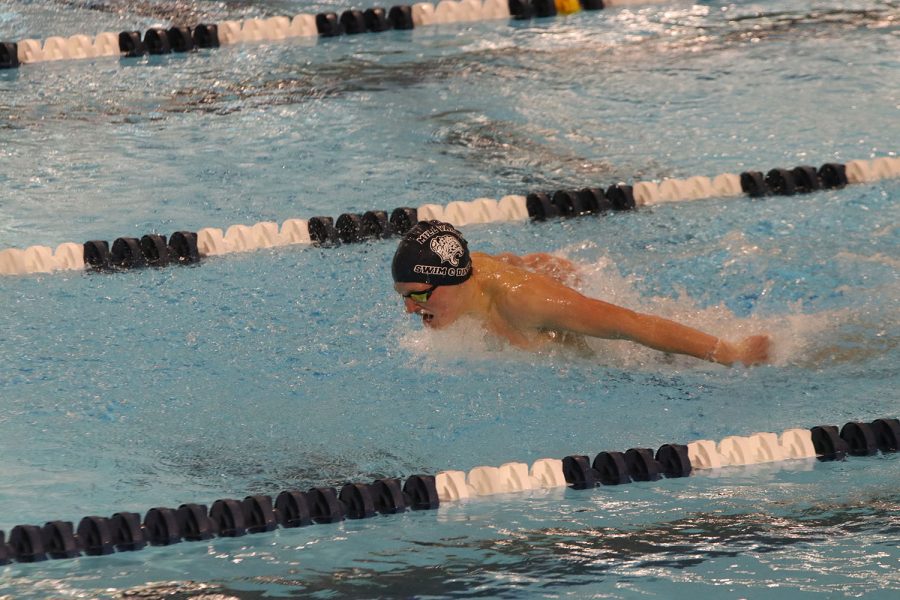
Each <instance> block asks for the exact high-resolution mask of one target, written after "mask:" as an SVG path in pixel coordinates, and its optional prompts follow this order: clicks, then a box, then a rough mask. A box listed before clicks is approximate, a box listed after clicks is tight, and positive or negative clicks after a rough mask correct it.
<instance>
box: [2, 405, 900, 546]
mask: <svg viewBox="0 0 900 600" xmlns="http://www.w3.org/2000/svg"><path fill="white" fill-rule="evenodd" d="M754 436H755V437H756V439H755V441H753V439H752V438H753V436H751V437H750V438H741V437H738V436H729V437H727V438H725V439H723V440H722V441H721V442H720V443H719V444H718V445H717V446H718V448H719V450H721V451H723V452H727V451H728V448H732V449H740V448H741V447H743V451H747V450H748V449H749V448H750V447H751V446H753V445H754V444H756V446H757V447H756V452H757V453H758V455H757V456H755V457H754V456H750V455H747V456H740V457H738V456H737V455H735V456H731V457H729V458H727V459H725V461H724V462H721V461H720V462H719V463H716V465H713V464H712V463H710V462H709V460H708V458H709V457H708V455H706V454H704V452H707V451H708V445H709V444H712V443H711V442H709V441H708V440H701V441H699V442H692V443H690V444H663V445H662V446H660V447H659V448H658V449H656V450H655V451H654V450H653V449H652V448H644V447H636V448H630V449H628V450H626V451H625V452H618V451H612V450H607V451H603V452H600V453H598V454H597V455H596V457H595V458H594V459H593V461H592V460H591V459H590V457H589V456H587V455H579V454H573V455H570V456H566V457H565V458H563V459H562V460H558V459H541V460H538V461H536V462H535V463H534V465H533V466H532V468H531V471H530V473H531V474H530V475H529V474H528V469H527V465H524V464H522V463H507V464H506V465H504V466H503V467H500V468H497V467H475V468H473V469H472V470H471V471H469V474H468V476H465V474H463V473H462V472H461V471H442V472H440V473H437V474H436V475H424V474H422V475H412V476H410V477H408V478H407V479H406V481H405V483H402V484H401V480H400V479H399V478H383V479H378V480H376V481H374V482H372V483H355V482H349V483H346V484H345V485H343V486H342V487H341V488H340V490H338V489H336V488H334V487H313V488H311V489H309V490H307V491H300V490H285V491H282V492H281V493H279V494H278V495H277V497H276V498H275V499H274V500H273V499H272V497H271V496H268V495H264V494H257V495H251V496H247V497H245V498H244V499H243V500H237V499H233V498H223V499H219V500H216V501H215V502H213V503H212V505H211V507H210V508H209V510H207V507H206V505H205V504H195V503H187V504H182V505H181V506H179V507H178V508H177V509H173V508H168V507H159V506H158V507H153V508H151V509H149V510H148V511H147V512H146V513H145V515H144V517H143V519H141V517H140V515H139V514H137V513H133V512H117V513H115V514H114V515H113V516H112V517H108V518H107V517H102V516H96V515H91V516H86V517H84V518H82V519H81V520H80V521H79V522H78V526H77V527H75V526H74V525H73V524H72V523H71V522H69V521H60V520H52V521H48V522H46V523H45V524H44V525H43V526H38V525H31V524H23V525H16V526H15V527H13V528H12V530H10V534H9V538H8V539H7V538H6V535H5V533H4V532H3V531H0V564H8V563H9V562H11V561H13V560H14V561H16V562H19V563H30V562H40V561H44V560H48V559H64V558H76V557H78V556H82V555H84V556H105V555H110V554H114V553H117V552H134V551H136V550H140V549H142V548H145V547H146V546H148V545H150V546H171V545H174V544H178V543H181V542H195V541H207V540H211V539H214V538H217V537H219V538H224V537H241V536H245V535H249V534H260V533H267V532H271V531H274V530H275V529H277V528H279V527H282V528H295V527H308V526H310V525H312V524H314V523H315V524H328V523H338V522H341V521H343V520H345V519H368V518H372V517H374V516H376V515H379V514H380V515H392V514H398V513H402V512H405V511H407V510H435V509H437V508H439V507H440V506H441V503H442V502H449V501H454V500H460V499H465V498H469V497H472V496H487V495H491V494H497V493H501V492H510V491H527V490H530V489H536V488H538V487H544V488H549V487H562V486H568V487H570V488H572V489H575V490H586V489H591V488H596V487H602V486H613V485H625V484H628V483H632V482H647V481H657V480H660V479H664V478H674V477H687V476H691V475H696V474H698V473H700V472H702V471H703V470H705V469H710V468H716V467H722V466H735V465H740V464H755V463H760V462H776V461H780V460H790V459H798V458H809V459H813V458H815V459H817V460H819V461H834V460H845V459H846V457H847V456H872V455H875V454H877V453H878V452H882V453H888V452H896V451H897V450H898V448H900V420H898V419H895V418H883V419H876V420H874V421H872V422H870V423H866V422H861V421H851V422H849V423H846V424H845V425H844V426H843V427H841V428H840V429H839V428H838V427H837V426H834V425H820V426H816V427H813V428H811V429H806V430H803V429H790V430H787V431H785V432H784V434H782V436H781V442H779V443H780V444H782V446H783V447H782V450H783V451H784V452H782V453H780V454H778V455H777V456H774V455H771V454H767V452H769V451H770V450H771V449H766V448H765V447H764V446H765V444H766V440H767V439H770V438H774V437H775V434H754ZM798 440H800V442H801V443H800V444H799V445H798V443H797V442H798ZM704 444H706V445H707V446H704ZM804 444H805V445H804ZM788 446H790V448H789V447H788ZM714 452H715V451H714ZM751 452H752V450H751ZM692 453H693V454H694V460H693V461H692V459H691V455H692ZM694 462H696V464H694ZM504 476H510V477H512V478H511V479H509V480H508V481H506V482H505V483H500V479H501V478H503V477H504ZM528 477H532V478H533V479H534V481H533V482H531V483H527V482H525V481H524V479H526V478H528ZM516 479H517V480H516ZM514 480H516V481H514Z"/></svg>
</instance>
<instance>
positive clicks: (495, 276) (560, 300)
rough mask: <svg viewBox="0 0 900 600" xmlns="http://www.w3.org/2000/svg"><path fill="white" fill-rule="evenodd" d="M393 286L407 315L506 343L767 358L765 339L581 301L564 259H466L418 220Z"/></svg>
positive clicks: (396, 263) (447, 228) (432, 224)
mask: <svg viewBox="0 0 900 600" xmlns="http://www.w3.org/2000/svg"><path fill="white" fill-rule="evenodd" d="M391 272H392V275H393V278H394V289H395V290H396V291H397V293H398V294H400V295H401V296H402V297H403V301H404V304H405V306H406V312H408V313H415V314H418V315H421V317H422V322H423V323H424V324H425V326H426V327H430V328H434V329H442V328H444V327H447V326H448V325H450V324H452V323H453V322H455V321H456V320H457V319H459V318H460V317H463V316H468V317H474V318H475V319H477V320H479V321H481V322H482V323H483V325H484V327H485V329H486V330H487V331H489V332H491V333H493V334H494V335H496V336H498V337H499V338H501V339H504V340H506V341H508V342H509V343H510V344H512V345H513V346H516V347H519V348H523V349H527V350H539V349H540V348H541V347H542V346H544V345H546V344H547V343H552V342H556V343H560V342H562V343H566V344H573V343H574V345H581V346H584V347H586V344H585V343H584V336H590V337H597V338H605V339H619V340H630V341H632V342H636V343H638V344H642V345H644V346H648V347H650V348H654V349H656V350H660V351H662V352H671V353H676V354H687V355H688V356H694V357H696V358H699V359H702V360H707V361H711V362H717V363H721V364H723V365H732V364H734V363H742V364H744V365H755V364H760V363H764V362H766V361H767V360H768V358H769V345H770V339H769V336H767V335H754V336H750V337H747V338H744V339H743V340H741V341H739V342H730V341H727V340H723V339H720V338H717V337H715V336H713V335H709V334H706V333H703V332H702V331H699V330H697V329H693V328H691V327H688V326H686V325H681V324H679V323H676V322H674V321H670V320H668V319H664V318H662V317H656V316H653V315H647V314H642V313H638V312H635V311H632V310H629V309H627V308H622V307H620V306H616V305H614V304H609V303H608V302H603V301H602V300H596V299H594V298H589V297H587V296H584V295H582V294H580V293H578V292H577V291H575V290H574V289H572V288H570V287H568V286H567V285H565V283H563V282H564V281H570V280H571V279H572V278H573V277H574V276H575V267H574V265H572V263H570V262H569V261H566V260H564V259H560V258H556V257H553V256H550V255H549V254H529V255H526V256H517V255H514V254H499V255H495V256H492V255H489V254H483V253H480V252H473V253H472V254H471V255H470V254H469V249H468V244H467V243H466V240H465V239H464V238H463V237H462V234H460V232H459V231H457V230H456V229H455V228H454V227H453V226H452V225H450V224H448V223H442V222H440V221H422V222H420V223H418V224H417V225H416V226H415V227H413V228H412V229H410V230H409V232H407V234H406V235H405V236H404V238H403V240H402V241H401V242H400V245H399V247H398V248H397V252H396V253H395V254H394V260H393V263H392V264H391Z"/></svg>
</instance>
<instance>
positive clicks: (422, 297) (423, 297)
mask: <svg viewBox="0 0 900 600" xmlns="http://www.w3.org/2000/svg"><path fill="white" fill-rule="evenodd" d="M437 288H438V286H436V285H433V286H431V287H430V288H428V289H427V290H422V291H420V292H409V293H408V294H402V296H403V297H404V298H409V299H410V300H412V301H413V302H428V299H429V298H430V297H431V295H432V294H433V293H434V290H436V289H437Z"/></svg>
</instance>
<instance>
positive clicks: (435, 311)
mask: <svg viewBox="0 0 900 600" xmlns="http://www.w3.org/2000/svg"><path fill="white" fill-rule="evenodd" d="M457 287H459V286H456V285H439V286H431V285H428V284H427V283H395V284H394V289H395V290H396V291H397V293H398V294H400V295H401V296H402V297H403V305H404V307H405V308H406V312H408V313H415V314H417V315H421V317H422V323H424V324H425V326H426V327H433V328H435V329H440V328H442V327H446V326H447V325H450V324H451V323H453V321H455V320H456V318H457V317H458V316H459V313H460V307H459V306H458V304H459V303H458V300H459V294H457V290H456V289H454V288H457Z"/></svg>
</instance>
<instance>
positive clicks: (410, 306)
mask: <svg viewBox="0 0 900 600" xmlns="http://www.w3.org/2000/svg"><path fill="white" fill-rule="evenodd" d="M403 306H404V308H406V312H408V313H414V312H416V311H417V310H419V307H418V306H417V305H416V303H415V302H413V300H412V298H404V299H403Z"/></svg>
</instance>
